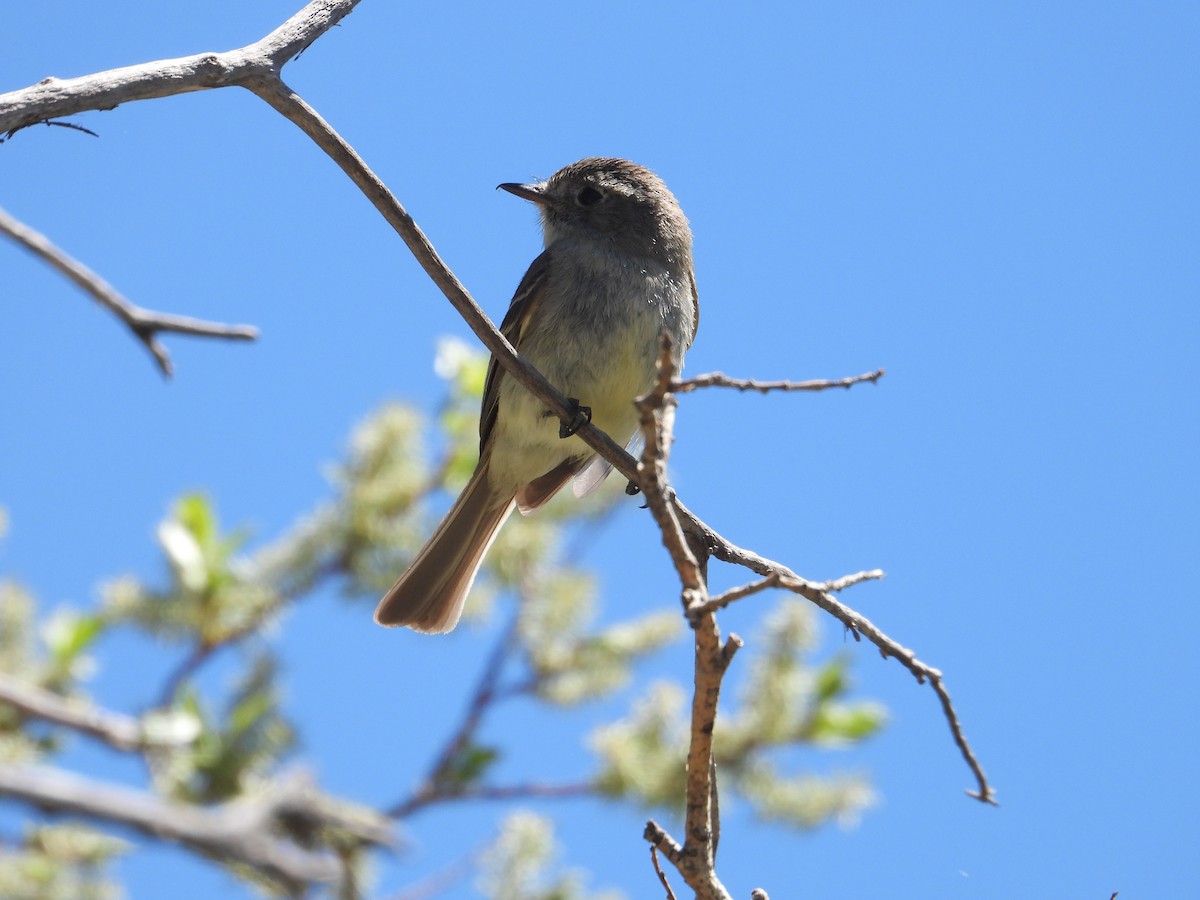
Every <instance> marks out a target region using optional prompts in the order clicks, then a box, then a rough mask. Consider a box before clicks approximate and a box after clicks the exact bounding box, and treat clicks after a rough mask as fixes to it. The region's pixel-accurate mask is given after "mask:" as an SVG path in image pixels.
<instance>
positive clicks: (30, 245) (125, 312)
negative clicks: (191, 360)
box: [0, 209, 258, 377]
mask: <svg viewBox="0 0 1200 900" xmlns="http://www.w3.org/2000/svg"><path fill="white" fill-rule="evenodd" d="M0 234H6V235H8V236H9V237H11V238H12V239H13V240H14V241H16V242H17V243H18V244H20V245H21V246H23V247H25V248H26V249H27V250H29V251H30V252H31V253H33V254H34V255H35V256H38V257H40V258H41V259H43V260H44V261H45V262H47V263H49V264H50V265H51V266H53V267H54V268H55V269H57V270H58V271H59V272H61V273H62V274H63V275H65V276H66V277H67V278H69V279H70V280H71V281H73V282H75V284H77V285H78V286H79V287H80V288H82V289H83V290H84V291H85V292H87V293H88V294H90V295H91V296H92V298H93V299H94V300H96V302H97V303H99V304H100V305H101V306H103V307H104V308H105V309H107V310H108V311H109V312H111V313H113V314H114V315H115V316H116V317H117V318H118V319H120V320H121V321H122V322H124V323H125V326H126V327H127V328H128V329H129V331H130V333H132V334H133V336H134V337H135V338H137V339H138V340H139V341H141V343H142V344H143V345H145V347H146V349H147V350H149V351H150V354H151V355H152V356H153V357H154V361H155V363H156V364H157V365H158V368H159V371H161V372H162V373H163V374H164V375H166V376H168V377H170V375H171V371H172V366H171V357H170V355H169V354H168V353H167V349H166V348H165V347H164V346H163V345H162V343H161V342H160V341H159V340H158V336H159V334H162V333H167V332H169V333H173V334H190V335H194V336H197V337H212V338H222V339H224V340H233V341H252V340H254V339H255V338H257V337H258V329H257V328H255V327H253V326H252V325H225V324H222V323H221V322H206V321H204V320H202V319H193V318H190V317H188V316H176V315H172V314H170V313H160V312H154V311H153V310H149V309H143V308H142V307H140V306H137V305H136V304H134V303H133V302H132V301H130V300H129V299H127V298H126V297H124V296H123V295H122V294H121V293H120V292H118V291H117V289H116V288H114V287H113V286H112V285H111V284H109V283H108V282H107V281H105V280H104V279H103V278H101V277H100V276H99V275H97V274H96V273H95V272H93V271H92V270H91V269H89V268H88V267H87V266H85V265H84V264H83V263H81V262H79V261H78V260H76V259H73V258H72V257H70V256H68V255H67V254H66V253H64V252H63V251H62V250H60V249H59V248H58V247H56V246H55V245H54V244H53V243H51V242H50V240H49V238H47V237H46V236H45V235H43V234H41V233H40V232H37V231H35V230H34V229H32V228H30V227H29V226H28V225H26V224H24V223H23V222H19V221H17V220H16V219H14V218H13V217H12V216H10V215H9V214H8V213H7V212H5V211H4V210H3V209H0Z"/></svg>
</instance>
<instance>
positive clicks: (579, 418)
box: [558, 397, 592, 438]
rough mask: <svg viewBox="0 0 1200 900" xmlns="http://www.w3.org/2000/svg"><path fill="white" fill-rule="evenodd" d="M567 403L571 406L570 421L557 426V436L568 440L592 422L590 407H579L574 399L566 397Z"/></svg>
mask: <svg viewBox="0 0 1200 900" xmlns="http://www.w3.org/2000/svg"><path fill="white" fill-rule="evenodd" d="M567 403H569V404H570V405H571V421H570V422H562V423H560V424H559V426H558V436H559V437H560V438H569V437H570V436H571V435H573V434H574V433H575V432H577V431H578V430H579V429H580V428H582V427H583V426H584V425H586V424H587V423H588V422H590V421H592V408H591V407H590V406H580V405H579V401H578V400H577V399H576V398H574V397H568V398H567Z"/></svg>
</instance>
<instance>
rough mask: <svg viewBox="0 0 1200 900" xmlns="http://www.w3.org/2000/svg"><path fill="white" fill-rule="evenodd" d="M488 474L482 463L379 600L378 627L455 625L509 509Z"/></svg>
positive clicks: (429, 628) (432, 628) (439, 628)
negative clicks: (492, 488)
mask: <svg viewBox="0 0 1200 900" xmlns="http://www.w3.org/2000/svg"><path fill="white" fill-rule="evenodd" d="M487 470H488V466H487V464H486V462H483V461H481V462H480V464H479V466H478V468H476V470H475V474H474V475H472V476H471V480H470V481H469V482H468V483H467V486H466V487H465V488H464V489H463V492H462V494H461V495H460V496H459V498H458V500H456V501H455V502H454V505H453V506H452V507H450V511H449V512H448V513H446V517H445V518H444V519H442V523H441V524H440V525H438V527H437V530H436V531H434V533H433V536H432V537H431V538H430V539H429V541H428V542H427V543H426V544H425V546H424V547H422V548H421V551H420V552H419V553H418V554H417V556H416V558H415V559H414V560H413V561H412V564H411V565H409V567H408V569H407V571H405V573H404V574H403V575H401V576H400V579H399V580H398V581H397V582H396V583H395V584H394V585H392V589H391V590H390V591H388V592H387V594H385V595H384V598H383V599H382V600H380V601H379V606H378V607H376V609H375V621H376V622H378V623H379V624H380V625H389V626H394V625H407V626H409V627H410V628H413V629H415V630H416V631H424V632H428V633H440V632H446V631H450V630H451V629H453V628H454V626H455V625H457V624H458V619H459V617H460V616H461V615H462V610H463V603H464V602H466V599H467V592H468V591H469V590H470V589H471V585H472V584H473V583H474V581H475V575H476V574H477V573H478V571H479V566H480V564H481V563H482V562H483V557H484V555H485V554H486V553H487V551H488V548H489V547H491V546H492V541H494V540H495V539H496V535H497V534H499V532H500V526H501V525H503V524H504V522H505V520H506V519H507V518H508V517H509V515H510V514H511V513H512V511H513V499H512V498H511V497H496V496H495V495H494V494H493V492H492V491H491V490H490V488H489V486H488V478H487Z"/></svg>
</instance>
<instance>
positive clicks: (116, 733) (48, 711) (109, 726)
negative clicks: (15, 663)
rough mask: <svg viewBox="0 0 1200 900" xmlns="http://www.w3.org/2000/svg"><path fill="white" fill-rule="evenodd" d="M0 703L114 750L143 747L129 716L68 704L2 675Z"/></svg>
mask: <svg viewBox="0 0 1200 900" xmlns="http://www.w3.org/2000/svg"><path fill="white" fill-rule="evenodd" d="M0 703H6V704H8V705H9V706H13V707H16V708H17V709H18V710H20V712H21V713H23V714H24V715H26V716H30V717H32V718H35V719H42V720H44V721H47V722H54V723H55V724H57V725H65V726H66V727H68V728H71V729H74V730H75V731H79V732H82V733H83V734H87V735H91V736H92V737H95V738H99V739H100V740H102V741H104V743H106V744H108V745H109V746H110V747H115V748H116V749H117V750H124V751H133V750H140V749H141V748H142V747H143V746H144V745H145V743H146V741H145V736H144V733H143V731H142V725H141V723H140V722H139V721H138V720H137V719H135V718H133V717H132V716H127V715H124V714H122V713H117V712H110V711H108V710H105V709H101V708H100V707H98V706H94V705H92V704H90V703H84V702H79V701H73V700H68V699H67V698H66V697H63V696H60V695H59V694H55V693H52V692H51V691H47V690H45V689H44V688H40V687H38V686H36V685H33V684H27V683H26V682H23V681H20V680H19V679H16V678H13V677H12V676H11V675H5V674H4V673H2V672H0Z"/></svg>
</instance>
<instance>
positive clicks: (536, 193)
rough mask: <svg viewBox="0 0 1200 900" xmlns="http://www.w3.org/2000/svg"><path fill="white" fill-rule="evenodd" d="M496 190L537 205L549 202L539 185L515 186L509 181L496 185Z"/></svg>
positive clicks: (515, 184)
mask: <svg viewBox="0 0 1200 900" xmlns="http://www.w3.org/2000/svg"><path fill="white" fill-rule="evenodd" d="M496 190H498V191H508V192H509V193H510V194H516V195H517V196H518V197H520V198H521V199H523V200H528V201H530V202H531V203H537V204H538V205H544V204H546V203H549V202H550V201H549V198H548V197H547V196H546V194H545V192H544V190H543V188H542V186H541V185H540V184H517V183H515V182H511V181H510V182H506V183H505V184H498V185H496Z"/></svg>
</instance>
